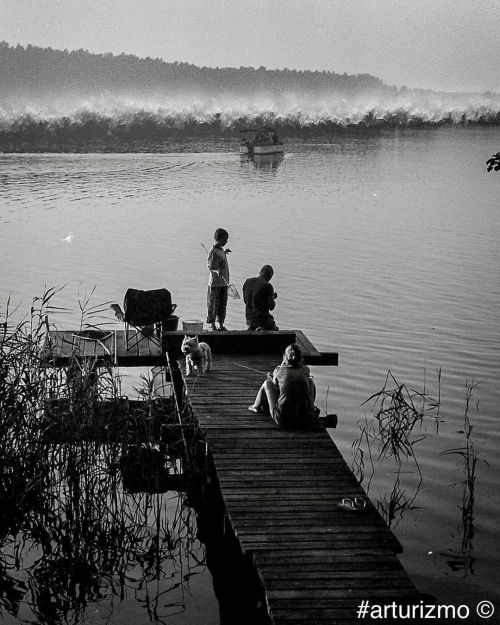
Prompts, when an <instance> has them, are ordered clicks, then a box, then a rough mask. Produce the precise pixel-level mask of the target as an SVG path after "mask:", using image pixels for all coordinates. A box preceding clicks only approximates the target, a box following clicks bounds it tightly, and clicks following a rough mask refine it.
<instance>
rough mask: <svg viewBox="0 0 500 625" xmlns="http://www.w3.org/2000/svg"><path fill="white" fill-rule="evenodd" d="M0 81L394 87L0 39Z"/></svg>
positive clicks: (155, 89) (80, 86)
mask: <svg viewBox="0 0 500 625" xmlns="http://www.w3.org/2000/svg"><path fill="white" fill-rule="evenodd" d="M0 84H1V85H2V91H3V93H4V95H5V94H6V93H9V92H13V91H15V92H16V93H17V94H25V95H30V96H35V95H42V94H44V93H46V92H47V90H49V89H50V90H53V91H55V92H56V93H57V92H66V91H69V92H73V91H82V92H86V93H89V92H90V93H96V92H100V91H103V90H105V91H110V92H112V93H115V94H119V93H127V94H130V93H131V92H135V93H143V94H147V93H150V94H158V93H165V94H169V95H175V94H179V93H186V92H187V93H197V92H202V93H204V94H206V95H209V96H210V95H212V96H213V95H216V94H218V93H219V92H220V91H221V90H222V91H224V92H231V91H234V92H236V93H238V94H239V95H247V96H249V95H252V94H255V93H261V92H265V93H268V94H276V93H283V92H284V91H288V92H294V93H299V94H300V93H303V92H307V93H315V94H318V93H322V92H323V93H325V92H330V93H331V92H336V93H338V94H342V95H347V96H353V95H356V94H358V93H361V92H363V93H366V92H384V91H394V89H395V88H394V87H388V86H387V85H384V83H383V82H382V81H381V80H380V79H378V78H376V77H374V76H371V75H369V74H358V75H348V74H345V73H344V74H336V73H334V72H326V71H322V72H319V71H297V70H289V69H283V70H268V69H266V68H265V67H259V68H257V69H255V68H253V67H239V68H232V67H223V68H219V67H217V68H211V67H198V66H196V65H191V64H189V63H182V62H175V63H166V62H164V61H162V60H161V59H158V58H156V59H152V58H149V57H148V58H145V59H141V58H138V57H137V56H134V55H130V54H123V53H122V54H119V55H113V54H111V53H105V54H93V53H90V52H88V51H86V50H74V51H68V50H54V49H52V48H39V47H36V46H31V45H28V46H27V47H26V48H25V47H23V46H21V45H17V46H15V47H14V46H10V45H9V44H8V43H7V42H5V41H4V42H1V43H0Z"/></svg>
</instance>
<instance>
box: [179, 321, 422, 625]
mask: <svg viewBox="0 0 500 625" xmlns="http://www.w3.org/2000/svg"><path fill="white" fill-rule="evenodd" d="M276 338H278V336H277V337H276ZM283 338H284V339H285V342H286V341H288V342H289V337H283ZM203 339H205V336H203ZM296 339H298V340H299V342H301V344H302V347H303V348H307V346H308V345H309V346H310V348H309V352H308V351H306V360H311V359H312V360H314V359H315V360H316V362H317V364H320V358H319V356H320V354H319V352H318V351H317V350H316V349H315V348H314V347H313V346H311V345H310V343H309V342H308V341H307V339H305V337H304V336H303V335H302V333H297V332H296ZM303 339H305V340H303ZM278 343H279V341H278ZM325 360H326V362H328V363H329V362H332V361H333V360H335V358H334V356H333V355H331V354H330V355H328V356H327V357H326V358H325ZM280 361H281V349H279V350H276V353H271V354H269V353H268V354H262V353H261V354H257V353H253V354H241V353H240V354H233V353H231V354H227V353H226V354H221V353H219V354H218V353H214V366H213V370H212V371H211V372H210V373H209V374H207V375H204V376H198V377H189V378H187V379H186V385H187V388H188V394H189V401H190V403H191V406H192V408H193V411H194V414H195V416H196V417H197V420H198V422H199V424H200V426H201V429H202V431H203V433H204V436H205V440H206V442H207V444H208V448H209V450H210V453H211V456H212V458H213V463H214V467H215V471H216V474H217V478H218V481H219V484H220V489H221V493H222V497H223V500H224V503H225V508H226V514H227V518H228V520H229V521H230V523H231V526H232V528H233V531H234V533H235V535H236V537H237V538H238V540H239V543H240V546H241V549H242V551H243V553H244V554H245V555H246V556H248V557H249V558H251V559H252V560H253V563H254V566H255V568H256V570H257V573H258V575H259V577H260V580H261V582H262V586H263V588H264V592H265V598H266V602H267V609H268V611H269V614H270V616H271V619H272V622H273V623H274V625H301V624H304V625H305V624H308V625H311V624H314V623H318V624H319V623H321V624H326V623H330V624H333V623H337V624H340V623H354V622H357V620H358V619H357V618H356V609H357V606H358V604H359V603H360V601H361V600H362V599H369V600H371V601H372V602H374V603H383V602H390V601H393V600H394V601H400V602H405V601H412V600H413V601H416V600H417V599H418V597H419V595H418V591H417V589H416V587H415V586H414V584H413V583H412V581H411V580H410V579H409V577H408V575H407V573H406V572H405V571H404V569H403V568H402V566H401V564H400V562H399V560H398V558H397V556H396V553H398V552H400V551H401V545H400V543H399V542H398V540H397V539H396V537H395V536H394V535H393V534H392V532H391V531H390V530H389V529H388V527H387V526H386V525H385V523H384V521H383V520H382V518H381V517H380V515H379V514H378V512H377V510H376V509H375V507H374V506H373V504H372V503H371V502H370V501H369V499H368V497H367V496H366V493H365V492H364V490H363V489H362V488H361V486H360V485H359V484H358V482H357V480H356V478H355V477H354V475H353V473H352V472H351V470H350V469H349V468H348V466H347V464H346V462H345V461H344V459H343V457H342V455H341V454H340V452H339V451H338V449H337V447H336V445H335V443H334V442H333V441H332V439H331V438H330V436H329V434H328V432H327V431H326V430H325V429H324V428H323V429H321V428H318V429H315V430H314V431H287V430H285V429H283V428H280V427H278V426H276V425H275V424H274V423H273V422H272V420H271V418H270V417H268V416H265V415H257V414H254V413H251V412H250V411H248V406H249V405H250V404H252V403H253V400H254V398H255V394H256V391H257V389H258V388H259V386H260V384H261V382H262V381H263V379H264V377H265V373H266V372H267V371H272V370H273V368H274V367H275V366H276V365H277V364H279V362H280ZM346 497H348V498H351V499H352V498H354V497H358V498H363V499H364V500H365V501H366V508H365V509H363V510H359V511H349V510H346V509H344V508H342V507H340V506H339V503H340V502H341V500H342V499H343V498H346Z"/></svg>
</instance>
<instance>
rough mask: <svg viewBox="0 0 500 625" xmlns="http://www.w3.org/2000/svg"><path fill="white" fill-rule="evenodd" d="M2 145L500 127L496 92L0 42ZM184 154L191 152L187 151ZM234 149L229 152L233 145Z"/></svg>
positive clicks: (164, 146) (97, 146)
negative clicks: (249, 132) (247, 132)
mask: <svg viewBox="0 0 500 625" xmlns="http://www.w3.org/2000/svg"><path fill="white" fill-rule="evenodd" d="M0 84H1V85H2V93H1V94H0V150H1V151H4V152H27V151H35V152H42V151H47V152H68V151H72V152H80V151H81V152H88V151H97V152H101V151H104V152H113V151H116V152H123V151H160V152H164V151H178V150H179V151H180V150H181V149H182V144H183V142H185V141H186V140H190V139H199V140H200V141H201V142H202V143H203V142H212V143H213V142H214V141H218V142H219V141H221V140H222V141H223V142H224V141H227V142H228V146H229V145H230V146H231V148H232V149H234V147H233V144H234V142H235V141H236V140H238V139H239V129H240V128H244V127H249V126H250V127H252V126H266V125H267V126H273V127H274V128H276V130H277V131H278V133H279V134H280V136H281V137H283V138H284V139H285V140H286V141H290V140H293V139H294V138H314V139H315V140H319V141H327V140H329V139H331V138H332V137H333V136H335V135H338V134H341V133H345V132H348V133H349V132H377V131H380V130H384V129H397V128H434V127H440V126H457V127H463V126H469V125H499V124H500V94H494V93H490V92H486V93H482V94H469V93H441V92H435V91H431V90H423V89H408V88H407V87H400V88H398V87H395V86H389V85H386V84H384V83H383V82H382V81H381V80H380V79H378V78H376V77H374V76H371V75H369V74H357V75H347V74H346V73H344V74H337V73H335V72H326V71H323V72H318V71H296V70H289V69H283V70H267V69H266V68H265V67H259V68H257V69H254V68H252V67H240V68H209V67H197V66H195V65H190V64H188V63H178V62H175V63H166V62H164V61H162V60H161V59H151V58H146V59H140V58H138V57H135V56H132V55H126V54H121V55H117V56H115V55H113V54H91V53H90V52H87V51H85V50H76V51H70V52H69V51H68V50H64V51H61V50H53V49H51V48H39V47H34V46H31V45H28V46H27V47H26V48H24V47H23V46H20V45H17V46H16V47H14V46H10V45H9V44H8V43H7V42H5V41H4V42H0ZM184 149H185V148H184ZM228 149H229V147H228Z"/></svg>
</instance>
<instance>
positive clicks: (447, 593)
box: [0, 128, 500, 606]
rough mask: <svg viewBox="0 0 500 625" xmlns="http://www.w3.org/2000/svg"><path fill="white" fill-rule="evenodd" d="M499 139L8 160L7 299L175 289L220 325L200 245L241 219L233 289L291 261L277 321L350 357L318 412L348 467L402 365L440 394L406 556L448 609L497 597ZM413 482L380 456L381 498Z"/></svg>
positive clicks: (447, 134)
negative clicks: (466, 504)
mask: <svg viewBox="0 0 500 625" xmlns="http://www.w3.org/2000/svg"><path fill="white" fill-rule="evenodd" d="M499 146H500V130H499V129H497V128H493V129H492V128H479V129H478V128H473V129H439V130H418V131H411V130H406V131H401V130H399V131H383V132H380V133H378V134H368V135H360V134H356V135H345V136H342V137H337V138H333V139H332V140H331V141H329V142H327V143H319V144H313V143H308V144H306V143H300V142H296V143H293V144H291V145H289V149H288V150H287V153H286V155H285V158H284V159H283V160H282V161H278V162H276V161H269V160H268V161H262V162H257V163H254V162H252V161H247V160H241V159H240V156H239V155H238V154H236V153H229V152H224V151H214V152H213V153H196V152H195V151H194V150H193V151H192V152H189V153H181V154H120V155H113V154H78V155H72V154H37V155H29V154H28V155H10V154H5V155H0V244H1V249H2V278H1V282H0V298H1V302H2V307H4V302H6V301H7V298H8V296H9V295H10V297H11V302H12V304H20V306H19V311H18V313H16V314H20V311H23V312H24V311H27V310H29V307H30V304H31V299H32V297H33V296H34V295H37V294H40V293H41V292H42V291H43V288H44V285H49V286H53V285H62V284H65V285H66V287H65V289H64V290H63V292H62V293H61V294H60V295H59V296H58V303H59V304H60V305H64V306H71V307H73V310H76V309H77V299H78V294H79V293H80V294H84V293H88V292H90V290H91V289H92V287H93V286H94V285H97V286H96V292H95V295H94V297H93V301H94V302H95V303H98V302H104V301H109V300H113V301H119V302H121V301H122V299H123V294H124V293H125V291H126V289H127V288H129V287H135V288H142V289H149V288H159V287H163V286H164V287H167V288H168V289H169V290H170V291H171V292H172V294H173V299H174V301H175V302H176V303H177V304H178V314H179V316H180V317H181V319H192V318H199V319H204V318H205V314H206V312H205V294H206V280H207V275H206V266H205V253H204V251H203V249H202V247H201V243H202V242H203V243H204V244H205V245H207V246H208V245H210V243H211V237H212V234H213V231H214V229H215V228H216V227H218V226H223V227H225V228H226V229H227V230H228V231H229V234H230V237H229V246H230V247H231V249H232V250H233V253H232V254H231V256H230V265H231V267H230V268H231V281H232V282H233V283H235V284H236V285H237V286H238V287H241V285H242V283H243V281H244V280H245V278H247V277H249V276H252V275H256V273H257V272H258V270H259V268H260V267H261V265H262V264H264V263H270V264H272V265H273V266H274V268H275V277H274V279H273V283H274V286H275V289H276V291H277V292H278V294H279V298H278V305H277V309H276V319H277V322H278V325H279V326H280V327H281V328H282V329H285V328H300V329H303V330H304V331H305V333H306V334H307V336H308V337H309V338H310V339H311V340H312V342H313V343H314V344H315V345H316V346H317V347H318V348H319V349H321V350H330V351H338V352H339V359H340V363H339V367H338V368H317V369H316V370H315V371H314V375H315V377H316V381H317V384H318V387H319V391H318V399H319V404H320V405H321V406H322V407H324V408H327V410H328V412H336V413H337V414H338V415H339V426H338V428H337V430H335V431H333V432H332V436H333V438H334V439H335V440H336V442H337V443H338V445H339V446H340V448H341V449H342V451H343V453H344V455H345V457H346V459H347V461H348V462H351V460H352V453H351V444H352V442H353V440H354V439H356V438H357V437H358V436H359V432H360V430H359V427H360V424H361V425H363V420H364V417H365V415H367V416H369V415H370V414H371V413H370V406H369V405H365V406H362V404H363V402H364V401H365V400H366V399H367V398H368V397H369V396H370V395H372V394H373V393H375V392H377V391H378V390H380V389H381V388H382V386H383V384H384V381H385V377H386V374H387V371H388V370H390V371H391V372H392V373H393V375H394V376H395V378H396V379H397V381H398V382H399V383H405V384H406V385H408V387H410V388H414V389H417V390H423V389H424V388H425V391H426V392H427V393H429V394H430V395H432V396H433V397H437V396H438V395H439V394H440V399H441V407H440V415H439V419H440V423H439V428H437V427H436V421H435V420H434V419H433V418H429V420H428V421H427V422H424V425H423V427H422V430H421V432H422V433H424V434H425V435H426V436H425V439H424V440H422V441H420V442H419V443H417V444H416V445H415V454H416V456H417V459H418V464H419V467H420V471H421V473H422V475H423V481H422V483H421V484H420V487H419V488H418V486H419V479H418V472H417V471H416V469H415V465H414V463H412V462H410V463H408V465H407V467H406V468H405V469H404V471H403V474H402V476H401V484H402V488H403V489H404V490H405V492H406V495H407V497H409V499H413V497H415V499H414V500H413V504H412V509H408V510H406V511H405V512H404V513H403V514H402V515H399V516H397V518H396V519H395V532H396V534H397V536H398V538H399V539H400V541H401V542H402V544H403V547H404V553H403V555H402V561H403V563H404V565H405V567H406V568H407V570H408V572H409V573H410V575H411V576H412V578H413V579H414V581H415V582H416V584H417V585H418V587H419V589H420V590H422V591H424V592H431V593H433V594H435V595H437V598H438V599H439V600H440V601H448V602H449V601H455V602H460V603H467V604H468V605H471V606H473V605H474V603H475V602H476V601H478V600H481V599H490V600H492V601H498V600H499V599H500V591H499V587H500V585H499V582H500V576H499V573H498V562H499V556H500V553H499V552H500V540H499V536H498V529H497V528H498V518H499V517H500V498H499V496H498V493H499V489H498V477H499V469H500V464H499V460H498V448H499V446H500V435H499V427H498V421H499V417H500V414H499V404H500V393H499V388H500V385H499V378H500V375H499V374H500V358H499V354H500V323H499V321H500V319H499V310H500V263H499V259H500V243H499V241H500V211H499V202H498V198H499V196H500V174H495V173H487V172H486V169H485V165H484V162H485V160H486V159H487V158H489V157H490V156H491V155H492V154H493V153H494V152H497V151H498V149H499ZM220 149H221V150H223V149H224V148H223V147H222V146H221V148H220ZM226 149H227V148H226ZM69 233H72V235H73V238H72V240H71V242H70V243H68V242H66V241H64V240H63V239H64V237H66V236H67V235H68V234H69ZM243 313H244V309H243V304H242V303H241V301H237V300H230V302H229V305H228V318H227V324H226V325H227V326H228V327H229V328H234V329H237V328H243V327H244V314H243ZM77 320H78V316H77V314H76V312H74V313H68V314H66V315H65V316H62V317H61V318H60V320H59V322H60V324H61V325H65V326H69V325H71V324H73V325H74V323H75V322H76V321H77ZM439 370H441V383H440V388H438V375H437V372H438V371H439ZM258 378H259V376H256V387H257V385H258V383H259V379H258ZM466 382H469V383H471V382H473V383H477V386H476V387H475V388H474V391H473V396H472V399H471V402H470V418H471V421H472V423H473V434H472V438H473V442H474V447H475V450H476V451H477V453H478V456H479V458H480V460H479V462H478V464H477V467H476V484H475V503H474V529H475V531H474V534H473V536H472V537H471V544H469V547H471V548H469V549H468V550H467V554H464V552H463V550H462V539H463V528H462V513H461V509H460V506H461V504H462V491H463V487H462V484H461V482H462V480H463V479H464V474H463V467H464V460H463V458H462V457H461V456H459V455H457V454H443V452H445V451H447V450H450V449H457V448H461V447H463V446H464V440H465V439H464V435H463V432H462V430H463V419H464V411H465V397H466ZM437 429H438V431H436V430H437ZM394 481H395V474H394V472H393V468H392V467H391V466H390V465H383V466H378V467H376V470H375V476H374V478H373V480H372V483H371V486H370V494H371V495H373V496H374V498H376V499H377V498H378V499H380V500H383V499H384V497H386V496H387V494H388V493H390V492H391V490H392V488H393V485H394ZM365 486H366V484H365ZM469 538H470V537H469ZM207 601H209V599H207Z"/></svg>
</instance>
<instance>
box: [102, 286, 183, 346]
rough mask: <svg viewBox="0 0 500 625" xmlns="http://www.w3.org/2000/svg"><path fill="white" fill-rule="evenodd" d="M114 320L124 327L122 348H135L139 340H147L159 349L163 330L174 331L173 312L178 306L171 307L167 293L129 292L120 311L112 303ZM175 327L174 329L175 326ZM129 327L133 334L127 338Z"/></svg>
mask: <svg viewBox="0 0 500 625" xmlns="http://www.w3.org/2000/svg"><path fill="white" fill-rule="evenodd" d="M111 308H112V309H113V310H114V311H115V315H116V317H117V319H119V320H120V321H123V323H124V324H125V332H124V338H125V348H126V350H127V351H129V350H130V349H134V348H135V347H137V345H138V344H139V342H140V341H142V340H144V339H146V338H147V339H148V340H149V341H152V342H154V343H155V344H156V345H158V347H161V335H162V332H163V330H170V329H174V330H176V329H177V322H178V320H179V319H178V317H176V316H175V315H173V314H172V313H173V312H174V310H175V309H176V308H177V304H172V297H171V295H170V291H167V289H154V290H152V291H140V290H138V289H128V290H127V292H126V293H125V297H124V299H123V310H122V309H121V308H120V306H119V305H118V304H111ZM174 326H175V327H174ZM130 327H132V328H133V329H134V330H135V332H133V334H132V336H130V331H129V330H130Z"/></svg>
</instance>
